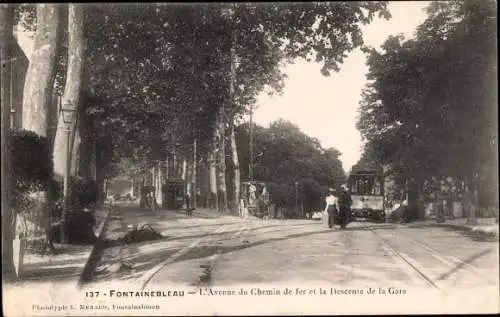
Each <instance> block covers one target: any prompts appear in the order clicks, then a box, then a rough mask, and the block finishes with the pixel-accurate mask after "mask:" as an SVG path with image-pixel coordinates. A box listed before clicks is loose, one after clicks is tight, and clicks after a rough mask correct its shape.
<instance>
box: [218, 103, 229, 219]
mask: <svg viewBox="0 0 500 317" xmlns="http://www.w3.org/2000/svg"><path fill="white" fill-rule="evenodd" d="M217 134H218V141H219V142H217V143H218V152H217V154H218V158H217V161H218V162H217V163H218V164H217V184H218V185H219V186H218V191H217V197H218V198H219V211H220V212H225V211H226V210H227V186H226V138H225V120H224V107H221V110H220V113H219V124H218V133H217Z"/></svg>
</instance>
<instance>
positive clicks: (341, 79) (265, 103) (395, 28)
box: [253, 1, 429, 171]
mask: <svg viewBox="0 0 500 317" xmlns="http://www.w3.org/2000/svg"><path fill="white" fill-rule="evenodd" d="M428 4H429V2H428V1H425V2H424V1H401V2H400V1H397V2H390V3H389V11H390V12H391V15H392V18H391V19H390V20H384V19H381V18H376V19H374V20H373V21H372V23H371V24H369V25H368V26H364V27H363V39H364V41H365V44H367V45H370V46H373V47H375V48H376V49H379V48H380V45H382V43H383V42H384V41H385V39H386V38H387V37H388V36H389V35H396V34H399V33H403V34H404V36H405V38H407V39H408V38H411V37H413V35H414V32H415V30H416V27H417V26H418V25H419V24H421V23H422V22H423V21H424V20H425V18H426V16H427V15H426V13H425V12H424V11H423V9H424V8H425V7H426V6H427V5H428ZM320 69H321V65H320V64H317V63H314V62H306V61H305V60H297V61H296V62H295V63H294V64H291V65H288V66H286V67H285V69H284V72H285V73H286V74H288V79H287V80H286V82H285V84H286V86H285V89H284V91H283V95H282V96H274V97H269V96H268V95H267V94H265V93H262V94H261V95H260V96H259V98H258V99H257V104H256V106H255V107H256V110H255V111H254V117H253V119H254V121H255V122H256V123H257V124H259V125H262V126H265V127H267V126H269V123H271V122H273V121H275V120H277V119H279V118H282V119H285V120H288V121H291V122H293V123H295V124H296V125H298V126H299V127H300V129H301V130H302V131H303V132H304V133H305V134H307V135H309V136H311V137H316V138H317V139H318V140H320V142H321V145H322V146H323V147H324V148H329V147H335V148H336V149H338V150H339V151H340V152H341V153H342V156H341V157H340V160H341V161H342V164H343V167H344V170H345V171H349V170H350V168H351V167H352V165H354V164H356V162H357V161H358V159H359V158H360V156H361V151H362V140H361V135H360V133H359V131H358V130H357V129H356V126H355V125H356V117H357V114H358V112H357V109H358V104H359V101H360V99H361V90H362V89H363V87H364V86H365V84H366V82H367V81H366V77H365V75H366V74H367V72H368V67H367V66H366V57H365V55H364V54H363V53H362V52H361V51H360V50H356V51H353V52H351V53H350V54H349V56H348V58H346V59H345V60H344V63H343V64H342V65H341V67H340V71H339V72H338V73H332V74H331V75H330V77H324V76H323V75H321V73H320Z"/></svg>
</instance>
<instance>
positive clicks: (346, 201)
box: [338, 185, 352, 229]
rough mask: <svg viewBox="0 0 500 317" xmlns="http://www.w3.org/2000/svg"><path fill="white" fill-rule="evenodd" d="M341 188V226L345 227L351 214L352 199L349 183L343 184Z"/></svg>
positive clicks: (339, 204)
mask: <svg viewBox="0 0 500 317" xmlns="http://www.w3.org/2000/svg"><path fill="white" fill-rule="evenodd" d="M341 188H342V189H341V193H340V195H339V199H338V206H339V216H340V228H342V229H345V227H346V225H347V222H348V220H349V217H350V214H351V205H352V199H351V193H350V192H349V189H348V188H347V185H342V186H341Z"/></svg>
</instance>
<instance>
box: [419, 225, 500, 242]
mask: <svg viewBox="0 0 500 317" xmlns="http://www.w3.org/2000/svg"><path fill="white" fill-rule="evenodd" d="M424 225H428V226H432V227H447V228H451V229H455V230H460V231H466V232H468V233H473V234H477V235H482V236H488V237H497V238H498V236H499V234H498V231H487V230H484V228H480V227H471V226H468V225H461V224H453V223H446V222H445V223H424Z"/></svg>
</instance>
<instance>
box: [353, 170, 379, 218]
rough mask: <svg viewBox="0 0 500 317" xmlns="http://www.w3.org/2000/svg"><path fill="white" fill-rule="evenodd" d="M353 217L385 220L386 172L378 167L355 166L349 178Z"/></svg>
mask: <svg viewBox="0 0 500 317" xmlns="http://www.w3.org/2000/svg"><path fill="white" fill-rule="evenodd" d="M348 186H349V190H350V193H351V199H352V205H351V218H352V219H356V218H358V219H359V218H364V219H367V220H372V221H385V211H384V206H385V204H384V172H383V169H382V168H378V167H367V166H364V167H357V166H353V168H352V171H351V173H350V174H349V178H348Z"/></svg>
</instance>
